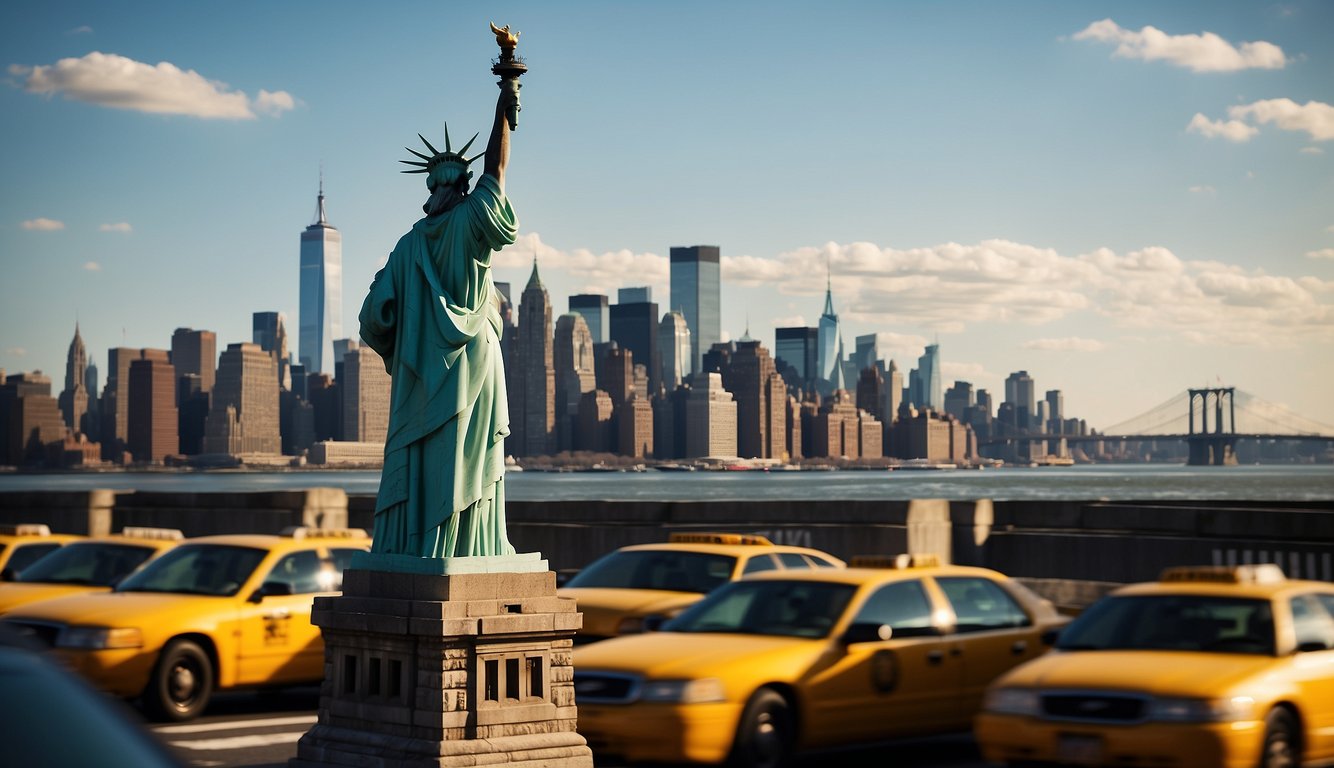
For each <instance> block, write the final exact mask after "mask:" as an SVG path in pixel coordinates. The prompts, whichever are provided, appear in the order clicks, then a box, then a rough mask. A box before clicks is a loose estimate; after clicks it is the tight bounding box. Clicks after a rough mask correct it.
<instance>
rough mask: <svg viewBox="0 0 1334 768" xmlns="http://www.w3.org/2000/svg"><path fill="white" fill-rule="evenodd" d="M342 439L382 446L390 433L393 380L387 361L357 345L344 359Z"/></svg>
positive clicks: (369, 349) (372, 351)
mask: <svg viewBox="0 0 1334 768" xmlns="http://www.w3.org/2000/svg"><path fill="white" fill-rule="evenodd" d="M342 386H343V440H345V441H347V442H353V443H383V442H384V441H385V437H386V436H387V435H388V434H389V394H390V390H391V388H392V387H393V379H392V378H390V376H389V374H388V372H386V371H385V369H384V358H382V357H380V356H379V355H378V354H376V352H375V350H373V349H371V348H370V347H368V346H365V345H364V344H363V345H358V346H357V347H356V348H355V349H351V350H348V352H347V354H346V355H344V356H343V381H342Z"/></svg>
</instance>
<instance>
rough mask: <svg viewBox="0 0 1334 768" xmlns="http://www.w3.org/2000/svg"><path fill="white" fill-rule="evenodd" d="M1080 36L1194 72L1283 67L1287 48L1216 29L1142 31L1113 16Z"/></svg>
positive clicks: (1125, 55) (1128, 55) (1135, 56)
mask: <svg viewBox="0 0 1334 768" xmlns="http://www.w3.org/2000/svg"><path fill="white" fill-rule="evenodd" d="M1074 37H1075V39H1076V40H1096V41H1098V42H1103V43H1115V44H1116V51H1115V52H1114V53H1113V55H1114V56H1120V57H1122V58H1126V59H1143V60H1144V61H1166V62H1168V63H1169V64H1174V65H1176V66H1178V67H1185V68H1186V69H1189V70H1191V71H1194V72H1235V71H1237V70H1242V69H1282V68H1283V67H1284V65H1286V64H1287V57H1285V56H1284V55H1283V49H1282V48H1279V47H1278V46H1277V45H1274V44H1273V43H1267V42H1264V41H1262V40H1261V41H1256V42H1250V43H1242V44H1241V45H1240V46H1235V45H1233V44H1232V43H1229V42H1228V41H1227V40H1224V39H1223V38H1221V37H1219V36H1218V35H1216V34H1214V33H1213V32H1203V33H1200V34H1191V35H1169V34H1167V33H1166V32H1163V31H1162V30H1160V29H1157V28H1155V27H1149V26H1146V27H1143V28H1142V29H1140V30H1139V31H1138V32H1136V31H1134V30H1130V29H1123V28H1122V27H1120V26H1119V25H1117V23H1116V22H1114V21H1112V20H1111V19H1103V20H1102V21H1095V22H1093V23H1092V24H1090V25H1088V26H1087V27H1085V28H1084V29H1082V30H1080V31H1079V32H1076V33H1075V36H1074Z"/></svg>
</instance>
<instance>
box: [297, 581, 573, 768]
mask: <svg viewBox="0 0 1334 768" xmlns="http://www.w3.org/2000/svg"><path fill="white" fill-rule="evenodd" d="M467 559H469V560H471V559H473V558H467ZM477 559H479V560H480V558H477ZM357 565H358V564H357V563H354V564H353V567H352V568H350V569H349V570H347V571H346V572H345V573H344V578H343V593H342V595H341V596H339V597H321V598H316V600H315V607H314V611H313V613H312V614H311V621H312V622H313V623H314V624H316V625H317V626H319V627H320V629H321V630H322V632H323V634H324V645H325V651H324V685H323V688H322V689H321V691H320V714H319V722H318V723H317V724H316V725H315V726H314V727H312V728H311V730H310V731H309V732H308V733H306V735H305V736H303V737H302V738H301V741H300V743H299V744H298V746H297V757H296V758H294V759H293V760H292V761H291V763H290V766H292V768H309V767H310V766H317V765H323V766H363V767H365V768H418V767H419V766H420V767H425V766H431V767H432V768H444V767H445V766H477V765H512V766H526V767H532V768H536V767H537V766H551V767H552V768H576V767H577V768H592V765H593V757H592V752H591V751H590V750H589V748H588V746H587V745H586V743H585V741H584V738H583V737H582V736H580V735H579V734H578V733H576V732H575V704H574V683H573V679H574V674H573V673H574V667H573V665H572V662H571V655H572V645H573V640H572V638H573V637H574V633H575V631H576V630H578V629H579V626H580V624H581V623H582V618H583V617H582V614H580V613H578V612H577V609H576V608H575V604H574V601H573V600H568V599H562V598H558V597H556V576H555V574H554V573H552V572H551V571H547V570H543V571H539V572H528V573H486V572H479V573H449V574H447V575H439V574H430V573H401V572H397V573H396V572H388V571H380V570H360V569H358V568H357V567H356V566H357Z"/></svg>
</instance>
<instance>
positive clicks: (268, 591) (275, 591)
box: [249, 581, 293, 603]
mask: <svg viewBox="0 0 1334 768" xmlns="http://www.w3.org/2000/svg"><path fill="white" fill-rule="evenodd" d="M290 594H293V592H292V585H291V584H289V583H288V582H286V581H266V582H264V583H263V584H261V585H259V589H257V590H255V591H254V592H252V593H251V594H250V600H249V602H252V603H258V602H261V601H263V600H264V598H266V597H274V596H277V595H290Z"/></svg>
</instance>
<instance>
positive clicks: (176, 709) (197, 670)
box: [144, 640, 213, 722]
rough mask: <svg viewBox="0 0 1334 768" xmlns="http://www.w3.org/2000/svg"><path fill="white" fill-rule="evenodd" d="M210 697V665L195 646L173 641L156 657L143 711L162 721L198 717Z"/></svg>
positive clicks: (194, 644)
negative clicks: (155, 665)
mask: <svg viewBox="0 0 1334 768" xmlns="http://www.w3.org/2000/svg"><path fill="white" fill-rule="evenodd" d="M212 695H213V662H212V661H210V660H209V658H208V654H207V653H205V652H204V649H203V648H200V647H199V645H198V644H197V643H194V642H191V641H189V640H177V641H175V642H173V643H171V644H170V645H168V646H167V647H166V648H165V649H164V650H163V651H162V655H161V656H160V657H158V662H157V667H155V668H154V669H153V678H152V680H150V681H149V683H148V689H147V690H145V691H144V705H145V708H146V709H147V710H148V711H149V713H150V714H152V715H153V716H154V717H157V718H159V719H162V720H173V721H177V722H179V721H181V720H191V719H194V718H196V717H198V716H199V715H200V714H201V713H202V712H203V711H204V707H206V706H208V700H209V698H210V697H211V696H212Z"/></svg>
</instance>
